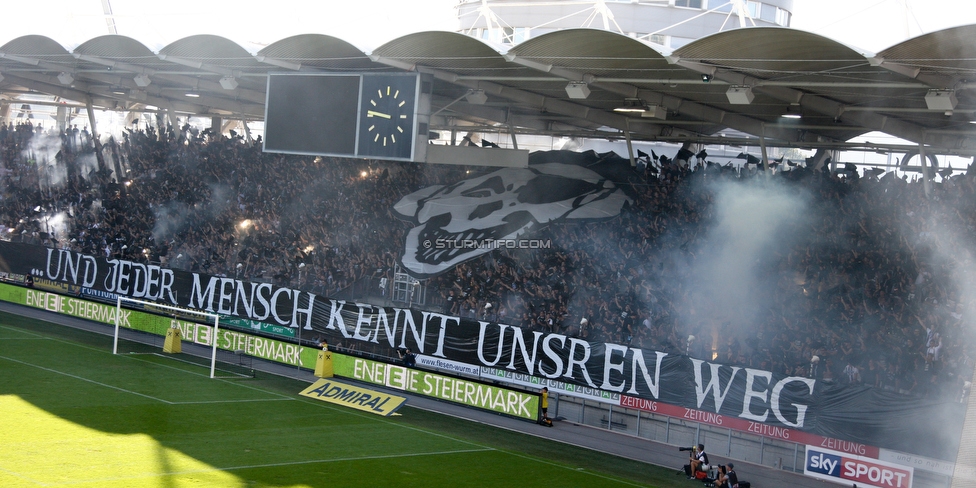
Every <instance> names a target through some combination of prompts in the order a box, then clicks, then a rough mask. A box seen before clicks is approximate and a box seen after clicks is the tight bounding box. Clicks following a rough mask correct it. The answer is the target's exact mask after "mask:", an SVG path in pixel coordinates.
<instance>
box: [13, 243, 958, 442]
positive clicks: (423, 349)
mask: <svg viewBox="0 0 976 488" xmlns="http://www.w3.org/2000/svg"><path fill="white" fill-rule="evenodd" d="M5 276H6V277H7V278H8V279H11V280H12V281H16V280H17V279H19V278H20V277H25V276H30V277H32V280H33V281H35V282H40V281H41V280H43V281H44V282H45V283H47V285H48V286H54V287H56V288H59V290H62V291H59V293H64V292H65V291H63V290H68V292H73V293H77V294H79V295H83V294H98V293H113V294H121V295H125V296H130V297H135V298H142V299H146V300H155V301H159V302H161V303H165V304H168V305H174V306H179V307H187V308H193V309H199V310H206V311H208V312H212V313H218V314H221V315H229V316H234V317H238V318H241V319H247V320H255V321H259V322H264V323H269V324H272V325H279V326H285V327H290V328H304V329H307V330H314V331H316V333H317V334H320V335H322V336H323V337H325V338H327V339H328V340H329V342H330V343H333V344H336V343H342V344H344V345H349V346H352V347H355V348H357V349H360V350H371V351H374V352H381V353H386V354H387V355H392V354H393V350H394V349H395V348H402V347H406V348H410V349H412V350H414V351H415V352H417V353H418V364H421V361H420V360H421V359H423V360H425V361H428V362H435V363H436V362H440V363H444V364H449V365H452V368H453V369H455V370H456V371H458V372H463V371H477V372H479V373H484V372H485V371H491V372H493V373H497V374H499V379H500V380H502V379H505V378H504V377H506V376H511V377H512V379H518V378H529V379H531V380H530V383H531V382H534V381H545V382H558V383H559V384H565V385H568V388H571V389H572V390H574V391H580V392H584V393H586V394H589V395H591V396H594V397H599V398H603V399H606V400H608V401H609V403H617V404H621V405H623V404H625V403H626V404H627V405H631V406H632V407H634V408H641V407H642V406H645V407H646V406H647V405H654V404H655V402H659V403H662V404H667V405H672V406H677V407H679V408H686V409H689V411H693V412H695V415H696V416H697V417H700V418H702V419H705V421H708V420H709V419H710V418H711V419H720V418H721V419H736V421H737V422H738V423H742V424H744V425H748V426H750V427H749V429H750V430H751V431H753V432H757V433H759V434H760V435H767V434H766V433H767V432H774V433H775V432H777V431H779V432H782V431H785V430H790V431H797V432H806V433H810V434H815V435H817V436H820V437H822V438H828V439H838V440H842V441H844V442H845V443H846V444H835V445H832V446H830V447H832V448H835V449H836V448H837V447H843V446H846V445H850V446H864V445H866V446H875V447H879V448H887V449H893V450H897V451H901V452H906V453H911V454H918V455H921V456H928V457H931V458H935V459H951V458H952V455H953V454H954V453H955V451H956V450H957V447H958V444H959V432H960V431H961V425H962V419H963V415H964V408H963V405H962V404H960V403H957V402H953V401H951V400H947V399H941V398H921V397H911V396H906V395H901V394H898V393H895V392H890V391H885V390H882V389H878V388H869V387H851V386H841V385H837V384H825V383H823V382H818V381H815V380H813V379H810V378H802V377H795V376H786V375H783V374H779V373H773V372H770V371H763V370H758V369H752V368H744V367H738V366H735V367H732V366H726V365H720V364H716V363H710V362H707V361H702V360H697V359H693V358H689V357H687V356H683V355H674V354H668V353H665V352H661V351H651V350H643V349H639V348H634V347H630V346H627V345H621V344H613V343H596V342H588V341H585V340H583V339H579V338H575V337H571V336H567V335H563V334H555V333H544V332H541V331H533V330H529V329H523V328H521V327H517V326H511V325H507V324H499V323H493V322H483V321H475V320H468V319H462V318H460V317H457V316H453V315H447V314H443V313H437V312H430V311H423V310H413V309H403V308H383V307H376V306H372V305H368V304H362V303H346V302H343V301H341V300H332V299H328V298H326V297H319V296H316V295H314V294H311V293H307V292H304V291H299V290H293V289H290V288H284V287H278V286H274V285H272V284H269V283H250V282H247V281H242V280H236V279H233V278H223V277H215V276H209V275H205V274H200V273H192V272H185V271H180V270H173V269H166V268H161V267H159V266H152V265H145V264H140V263H134V262H130V261H124V260H117V259H104V258H100V257H94V256H87V255H82V254H78V253H75V252H71V251H66V250H57V249H48V248H45V247H41V246H32V245H28V244H20V243H10V242H0V279H3V278H4V277H5ZM550 389H552V388H550ZM645 409H646V408H645ZM840 450H843V451H848V452H851V451H849V450H848V449H840ZM853 452H854V453H857V450H854V451H853Z"/></svg>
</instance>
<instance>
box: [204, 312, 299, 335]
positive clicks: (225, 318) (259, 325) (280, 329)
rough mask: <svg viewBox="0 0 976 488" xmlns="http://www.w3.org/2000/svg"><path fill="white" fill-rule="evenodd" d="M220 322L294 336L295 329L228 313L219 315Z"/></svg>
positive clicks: (267, 332)
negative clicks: (241, 317)
mask: <svg viewBox="0 0 976 488" xmlns="http://www.w3.org/2000/svg"><path fill="white" fill-rule="evenodd" d="M220 323H221V324H229V325H233V326H234V327H239V328H241V329H253V330H259V331H261V332H264V333H265V334H271V335H279V336H284V337H295V329H292V328H291V327H284V326H281V325H274V324H266V323H264V322H258V321H257V320H248V319H240V318H237V317H231V316H230V315H221V316H220Z"/></svg>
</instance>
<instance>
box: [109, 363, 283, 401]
mask: <svg viewBox="0 0 976 488" xmlns="http://www.w3.org/2000/svg"><path fill="white" fill-rule="evenodd" d="M152 355H153V356H159V357H163V358H166V359H171V360H177V361H181V362H184V363H187V364H192V365H195V366H199V365H198V364H196V363H193V362H190V361H183V360H179V359H176V358H171V357H168V356H163V355H162V354H159V353H155V352H154V353H152ZM125 357H127V358H129V359H131V360H133V361H142V362H144V363H149V364H153V365H156V366H159V367H161V368H169V369H172V370H176V371H182V372H184V373H187V374H192V375H195V376H201V377H204V378H210V375H209V374H203V373H195V372H193V371H190V370H188V369H182V368H177V367H174V366H170V365H167V364H162V363H154V362H152V361H146V360H145V359H140V358H139V357H137V356H128V355H127V356H125ZM214 379H215V380H220V381H221V382H223V383H227V384H231V385H234V386H238V387H241V388H246V389H248V390H254V391H258V392H261V393H267V394H270V395H274V396H277V397H281V398H283V399H287V400H295V398H294V397H290V396H288V395H282V394H281V393H278V392H274V391H269V390H262V389H261V388H255V387H253V386H250V385H245V384H243V383H238V382H236V381H229V380H225V379H223V378H214Z"/></svg>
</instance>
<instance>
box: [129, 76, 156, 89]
mask: <svg viewBox="0 0 976 488" xmlns="http://www.w3.org/2000/svg"><path fill="white" fill-rule="evenodd" d="M132 81H134V82H136V86H138V87H139V88H145V87H147V86H149V84H150V83H152V80H150V79H149V75H147V74H145V73H142V74H141V75H137V76H136V77H135V78H133V79H132Z"/></svg>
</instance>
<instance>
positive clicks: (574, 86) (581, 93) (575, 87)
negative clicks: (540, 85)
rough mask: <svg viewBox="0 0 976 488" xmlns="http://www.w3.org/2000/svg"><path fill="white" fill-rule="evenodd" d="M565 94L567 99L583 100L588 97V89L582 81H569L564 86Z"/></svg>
mask: <svg viewBox="0 0 976 488" xmlns="http://www.w3.org/2000/svg"><path fill="white" fill-rule="evenodd" d="M566 94H567V95H569V98H573V99H577V100H583V99H585V98H586V97H588V96H590V87H589V86H588V85H587V84H586V83H584V82H582V81H571V82H570V83H569V84H568V85H566Z"/></svg>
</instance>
